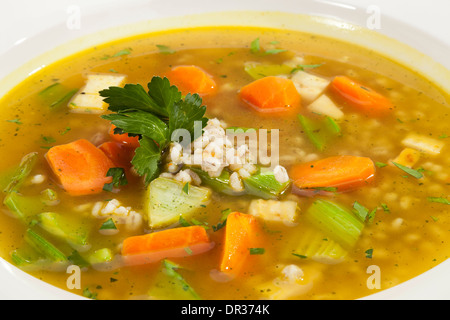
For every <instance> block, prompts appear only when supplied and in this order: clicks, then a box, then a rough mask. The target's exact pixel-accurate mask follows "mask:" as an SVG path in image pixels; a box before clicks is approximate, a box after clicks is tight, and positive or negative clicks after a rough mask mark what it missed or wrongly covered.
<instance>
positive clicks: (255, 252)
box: [248, 248, 266, 255]
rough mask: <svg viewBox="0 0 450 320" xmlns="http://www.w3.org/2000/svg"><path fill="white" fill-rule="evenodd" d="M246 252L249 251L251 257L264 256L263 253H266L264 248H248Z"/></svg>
mask: <svg viewBox="0 0 450 320" xmlns="http://www.w3.org/2000/svg"><path fill="white" fill-rule="evenodd" d="M248 250H249V251H250V254H251V255H259V254H264V252H265V251H266V250H265V249H264V248H248Z"/></svg>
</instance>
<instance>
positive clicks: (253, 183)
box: [244, 171, 290, 200]
mask: <svg viewBox="0 0 450 320" xmlns="http://www.w3.org/2000/svg"><path fill="white" fill-rule="evenodd" d="M289 186H290V182H289V181H288V182H285V183H280V182H278V181H277V180H276V179H275V175H274V174H273V172H270V171H267V172H261V173H259V174H256V175H253V176H250V177H248V178H246V179H244V187H245V190H246V192H247V194H249V195H252V196H256V197H258V198H262V199H265V200H268V199H277V198H279V197H280V196H282V195H283V194H284V193H285V192H286V191H287V190H288V189H289Z"/></svg>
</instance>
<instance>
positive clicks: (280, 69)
mask: <svg viewBox="0 0 450 320" xmlns="http://www.w3.org/2000/svg"><path fill="white" fill-rule="evenodd" d="M244 70H245V72H247V73H248V74H249V75H250V76H251V77H252V78H253V79H255V80H258V79H261V78H264V77H268V76H279V75H288V74H290V73H291V71H292V67H290V66H287V65H284V64H256V63H247V64H245V67H244Z"/></svg>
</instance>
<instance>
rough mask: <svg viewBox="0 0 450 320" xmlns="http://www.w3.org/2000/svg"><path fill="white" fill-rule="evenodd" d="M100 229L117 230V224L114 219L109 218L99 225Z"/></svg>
mask: <svg viewBox="0 0 450 320" xmlns="http://www.w3.org/2000/svg"><path fill="white" fill-rule="evenodd" d="M100 230H117V226H116V224H115V222H114V220H113V219H112V218H109V219H108V220H106V221H105V222H104V223H103V224H102V225H101V226H100Z"/></svg>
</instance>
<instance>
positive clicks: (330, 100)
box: [0, 28, 450, 299]
mask: <svg viewBox="0 0 450 320" xmlns="http://www.w3.org/2000/svg"><path fill="white" fill-rule="evenodd" d="M165 77H166V78H167V79H168V81H167V79H164V78H165ZM169 81H170V85H175V86H176V88H175V87H172V88H170V87H169ZM138 84H139V85H140V86H138ZM109 87H113V88H111V89H108V88H109ZM118 88H122V89H118ZM178 90H179V91H178ZM99 92H101V95H100V94H99ZM103 98H106V99H105V102H102V99H103ZM448 103H449V100H448V96H447V94H445V93H443V92H441V91H440V90H439V89H438V87H437V86H435V85H434V84H433V83H430V82H429V81H428V80H427V79H426V78H424V77H422V76H420V75H418V74H416V73H415V72H414V71H413V70H412V69H410V68H406V67H404V66H401V65H398V64H396V63H395V62H393V61H390V60H389V59H386V58H384V57H382V56H380V55H378V54H376V53H375V52H373V51H369V50H366V49H364V48H361V47H358V46H355V45H352V44H348V43H342V42H339V41H336V40H333V39H328V38H321V37H318V36H313V35H309V34H304V33H298V32H291V31H289V32H286V31H282V30H269V29H259V28H216V29H214V28H205V29H192V30H176V31H171V32H164V33H156V34H150V35H143V36H137V37H135V38H129V39H123V40H120V41H117V42H113V43H108V44H105V45H101V46H98V47H95V48H92V49H90V50H87V51H84V52H81V53H78V54H76V55H73V56H70V57H68V58H66V59H64V60H61V61H59V62H57V63H55V64H53V65H50V66H47V67H45V68H43V69H42V70H41V71H39V72H37V73H35V74H33V75H31V76H30V77H29V78H27V79H26V80H25V81H23V82H22V83H20V84H19V85H18V86H17V87H16V88H15V89H14V90H12V91H11V92H10V93H9V94H8V95H6V96H4V97H3V98H2V100H1V109H2V113H1V115H0V123H1V125H0V147H1V150H2V154H3V155H4V156H3V157H1V158H0V172H1V181H0V183H1V187H2V190H3V194H2V198H3V204H2V214H1V215H0V254H1V256H2V257H3V258H4V259H6V260H7V261H9V262H11V263H13V264H15V265H17V266H18V267H19V268H21V269H23V270H25V271H27V272H29V273H30V274H32V275H34V276H36V277H37V278H39V279H42V280H43V281H46V282H48V283H51V284H53V285H55V286H57V287H60V288H63V289H65V290H68V291H70V292H73V293H75V294H78V295H83V296H86V297H88V298H94V299H199V298H200V299H355V298H360V297H363V296H367V295H370V294H373V293H376V292H378V291H380V290H384V289H387V288H390V287H392V286H395V285H397V284H399V283H401V282H403V281H405V280H408V279H410V278H412V277H415V276H417V275H419V274H421V273H423V272H424V271H426V270H428V269H430V268H432V267H434V266H436V265H437V264H439V263H440V262H442V261H444V260H446V259H447V258H448V255H449V252H450V246H449V244H448V241H449V236H448V234H449V232H448V226H449V225H450V224H449V222H450V221H449V219H450V218H449V209H450V206H449V204H450V202H449V201H450V198H449V184H450V169H449V167H450V149H449V144H450V140H449V139H450V131H449V126H448V123H449V121H450V115H449V114H450V109H449V106H448ZM202 106H206V108H203V107H202ZM206 118H207V119H206ZM112 125H114V126H115V131H114V127H112ZM198 128H200V131H199V130H198ZM202 128H203V135H201V134H202V131H201V129H202ZM178 129H184V131H183V130H178ZM194 129H197V130H194ZM226 129H228V130H226ZM248 129H250V130H248ZM251 129H254V130H251ZM177 130H178V131H177ZM225 130H226V131H225ZM233 130H234V133H235V134H237V136H238V137H244V139H243V140H242V139H241V140H239V138H237V139H233V136H229V135H227V134H225V133H232V131H233ZM128 133H129V134H130V135H128ZM185 133H189V134H191V136H187V137H186V136H185V135H183V134H185ZM199 133H200V134H199ZM192 134H194V135H193V136H192ZM180 136H182V137H184V138H181V139H179V137H180ZM255 137H257V139H256V140H255ZM189 138H190V140H188V139H189ZM235 141H237V142H236V143H235ZM239 141H240V142H239ZM251 141H253V142H255V141H256V142H257V144H256V148H252V146H251V145H250V144H251V143H250V142H251ZM265 149H268V152H266V153H263V152H262V151H263V150H265ZM230 150H231V151H230ZM224 151H225V152H224ZM227 152H230V154H232V155H233V157H228V153H227ZM256 154H258V156H257V157H255V156H256ZM5 155H7V156H5ZM194 155H199V156H201V161H200V162H195V161H193V156H194ZM264 155H266V157H264ZM255 158H256V160H255ZM267 159H269V160H270V161H267ZM232 160H234V161H232ZM239 160H241V162H239Z"/></svg>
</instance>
